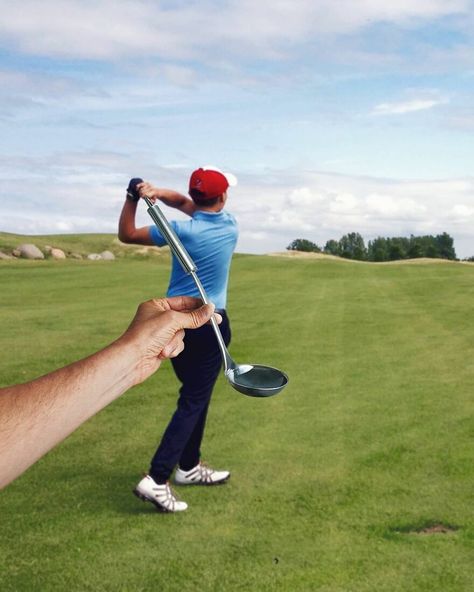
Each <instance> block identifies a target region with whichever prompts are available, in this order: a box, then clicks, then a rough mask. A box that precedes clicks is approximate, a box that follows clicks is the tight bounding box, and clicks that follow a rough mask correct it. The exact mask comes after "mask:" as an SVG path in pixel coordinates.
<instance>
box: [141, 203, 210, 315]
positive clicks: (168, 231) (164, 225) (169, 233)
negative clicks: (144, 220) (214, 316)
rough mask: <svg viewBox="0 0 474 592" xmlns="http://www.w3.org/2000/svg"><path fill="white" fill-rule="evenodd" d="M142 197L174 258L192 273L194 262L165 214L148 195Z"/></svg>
mask: <svg viewBox="0 0 474 592" xmlns="http://www.w3.org/2000/svg"><path fill="white" fill-rule="evenodd" d="M144 199H145V201H146V204H147V206H148V210H147V211H148V213H149V214H150V217H151V219H152V220H153V222H154V223H155V224H156V225H157V226H158V228H159V229H160V231H161V234H162V235H163V237H164V239H165V240H166V242H167V243H168V245H169V246H170V249H171V250H172V251H173V255H175V257H176V259H177V260H178V261H179V262H180V263H181V266H182V267H183V269H184V271H185V272H186V273H192V272H194V271H196V270H197V267H196V264H195V263H194V261H193V260H192V259H191V257H190V256H189V253H188V252H187V251H186V249H185V248H184V246H183V244H182V243H181V241H180V240H179V238H178V237H177V235H176V232H175V231H174V228H173V227H172V226H171V224H170V223H169V222H168V220H167V219H166V218H165V215H164V214H163V212H162V211H161V210H160V207H159V206H158V204H153V203H152V202H151V200H150V199H149V198H148V197H145V198H144ZM205 304H207V303H205Z"/></svg>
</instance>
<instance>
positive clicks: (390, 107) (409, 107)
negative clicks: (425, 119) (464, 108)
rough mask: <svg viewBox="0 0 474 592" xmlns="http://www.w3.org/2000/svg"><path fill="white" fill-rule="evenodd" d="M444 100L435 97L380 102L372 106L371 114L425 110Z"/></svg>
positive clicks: (400, 113) (393, 113)
mask: <svg viewBox="0 0 474 592" xmlns="http://www.w3.org/2000/svg"><path fill="white" fill-rule="evenodd" d="M445 102H446V101H442V100H435V99H413V100H411V101H402V102H399V103H380V104H379V105H376V106H375V107H374V110H373V111H372V114H373V115H404V114H405V113H413V112H414V111H426V110H427V109H432V108H433V107H436V106H438V105H442V104H443V103H445Z"/></svg>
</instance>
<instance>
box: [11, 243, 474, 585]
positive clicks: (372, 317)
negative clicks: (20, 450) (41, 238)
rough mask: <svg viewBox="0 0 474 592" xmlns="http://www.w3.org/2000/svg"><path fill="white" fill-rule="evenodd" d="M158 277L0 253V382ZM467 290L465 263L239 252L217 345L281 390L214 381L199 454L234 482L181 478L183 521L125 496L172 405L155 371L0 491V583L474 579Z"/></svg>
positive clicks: (56, 359)
mask: <svg viewBox="0 0 474 592" xmlns="http://www.w3.org/2000/svg"><path fill="white" fill-rule="evenodd" d="M168 273H169V261H168V258H167V257H166V258H165V257H163V258H160V257H156V258H153V259H144V260H139V259H133V258H122V259H118V260H116V261H114V262H101V261H98V262H92V261H73V260H67V261H52V260H48V261H41V262H31V261H6V262H2V261H0V281H1V296H0V322H1V332H0V351H1V352H2V360H1V364H0V386H6V385H8V384H13V383H15V382H23V381H26V380H29V379H32V378H34V377H36V376H38V375H40V374H43V373H46V372H48V371H50V370H53V369H55V368H57V367H59V366H62V365H65V364H67V363H69V362H71V361H74V360H76V359H78V358H80V357H84V356H86V355H88V354H89V353H92V352H93V351H95V350H97V349H99V348H101V347H103V346H105V345H106V344H107V343H109V342H110V341H112V340H113V339H115V338H116V337H117V336H118V335H119V334H120V333H121V332H122V331H123V330H124V329H125V327H126V326H127V324H128V323H129V321H130V320H131V318H132V316H133V314H134V311H135V309H136V306H137V304H138V303H139V302H141V301H143V300H147V299H149V298H151V297H155V296H156V297H158V296H162V295H164V294H165V291H166V287H167V280H168ZM473 303H474V266H471V265H463V264H460V263H446V264H433V263H426V264H420V265H403V264H390V265H375V264H360V263H351V262H346V261H334V260H319V259H315V260H312V259H296V258H291V259H290V258H283V257H281V258H280V257H265V256H251V255H237V256H235V257H234V261H233V264H232V271H231V279H230V291H229V301H228V310H229V315H230V319H231V323H232V331H233V341H232V344H231V346H230V352H231V355H232V357H234V358H235V360H237V361H238V362H239V363H246V362H251V363H262V364H269V365H272V366H275V367H278V368H281V369H282V370H284V371H285V372H286V373H287V374H288V376H289V379H290V383H289V385H288V387H287V388H286V389H285V390H284V391H283V392H282V393H281V394H280V395H278V396H276V397H274V398H270V399H253V398H249V397H245V396H243V395H241V394H239V393H237V392H236V391H234V390H233V389H232V388H231V387H229V386H228V385H227V383H226V381H225V379H224V378H223V377H222V376H221V378H220V379H219V382H218V385H217V387H216V389H215V392H214V395H213V403H212V405H211V409H210V415H209V422H208V429H207V436H206V438H205V440H204V449H203V453H204V459H205V460H208V461H209V462H210V463H212V464H213V465H215V466H216V468H225V469H229V470H231V472H232V477H231V480H230V481H229V483H228V484H226V485H225V486H221V487H216V488H188V489H185V488H178V487H177V488H176V491H177V493H178V495H180V497H182V498H183V499H184V500H185V501H186V502H187V503H188V504H189V510H188V511H187V512H184V513H183V514H179V515H162V514H159V513H157V512H155V511H154V509H153V507H152V506H151V505H148V504H143V503H141V502H140V501H139V500H138V499H137V498H136V497H134V496H133V495H132V493H131V491H132V489H133V488H134V486H135V485H136V483H137V481H138V480H139V479H140V476H141V474H142V473H143V472H144V471H146V470H147V468H148V462H149V459H150V455H151V454H152V453H153V452H154V450H155V446H156V443H157V440H158V439H159V437H160V435H161V433H162V431H163V429H164V428H165V426H166V424H167V422H168V419H169V417H170V414H171V413H172V411H173V409H174V404H175V400H176V393H177V388H178V384H177V381H176V378H175V376H174V374H173V372H172V369H171V364H170V363H169V362H166V363H164V364H163V365H162V367H161V369H160V370H159V371H158V372H157V373H156V374H155V375H154V376H153V377H152V378H150V379H149V380H148V381H147V382H145V383H144V384H142V385H140V386H138V387H136V388H134V389H133V390H132V391H130V392H129V393H127V394H126V395H124V396H123V397H122V398H121V399H119V400H118V401H116V402H115V403H113V404H112V405H111V406H110V407H108V408H107V409H105V410H104V411H103V412H101V413H100V414H99V415H97V416H96V417H94V418H93V419H92V420H90V421H89V422H88V423H86V424H85V425H84V426H82V427H81V428H80V429H79V430H78V431H77V432H75V433H74V434H73V435H72V436H71V437H70V438H68V439H67V440H66V441H65V442H63V443H62V444H61V445H60V446H59V447H57V448H56V449H55V450H53V451H52V452H51V453H49V454H48V455H47V456H46V457H44V458H43V459H42V460H41V461H40V462H38V463H37V464H36V465H35V466H34V467H32V468H31V469H30V470H29V471H28V472H27V473H25V474H24V475H23V476H22V477H21V478H19V479H18V480H17V481H15V482H14V483H13V484H11V485H10V486H9V487H7V488H6V489H5V490H4V491H3V492H1V493H0V590H1V591H2V592H23V591H25V592H31V591H41V592H43V591H44V592H55V591H68V592H71V591H78V592H79V591H81V592H85V591H91V592H92V591H93V592H100V591H123V592H125V591H130V592H140V591H151V590H159V591H160V592H161V591H162V592H174V591H176V592H178V591H179V592H188V591H189V592H195V591H198V590H199V591H202V592H208V591H209V592H210V591H213V592H220V591H252V592H253V591H256V592H262V591H288V592H299V591H302V592H303V591H304V592H307V591H313V590H318V591H319V590H320V591H324V592H333V591H334V592H336V591H337V592H374V591H377V592H382V591H386V592H398V591H399V592H412V591H426V592H428V591H430V592H431V591H434V590H440V591H443V592H448V591H466V592H467V591H469V590H472V589H474V516H473V507H474V503H473V502H474V500H473V482H474V468H473V436H474V423H473V410H474V409H473V407H474V405H473V393H474V307H473ZM440 524H441V525H444V527H446V528H445V530H446V531H447V532H434V533H430V532H428V533H423V532H419V531H420V530H422V529H423V528H426V527H431V526H435V525H440Z"/></svg>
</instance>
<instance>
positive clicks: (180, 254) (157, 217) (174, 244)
mask: <svg viewBox="0 0 474 592" xmlns="http://www.w3.org/2000/svg"><path fill="white" fill-rule="evenodd" d="M144 199H145V202H146V204H147V206H148V210H147V211H148V214H149V215H150V217H151V219H152V220H153V222H154V223H155V224H156V226H157V227H158V228H159V230H160V231H161V234H162V235H163V238H164V239H165V240H166V242H167V243H168V245H169V247H170V249H171V250H172V252H173V254H174V255H175V256H176V258H177V259H178V261H179V262H180V263H181V266H182V267H183V269H184V271H185V272H186V273H189V274H190V275H191V276H192V278H193V280H194V282H195V284H196V286H197V289H198V290H199V294H200V296H201V300H202V301H203V303H204V304H209V298H208V297H207V294H206V291H205V290H204V286H203V285H202V284H201V281H200V279H199V278H198V276H197V274H196V271H197V266H196V264H195V263H194V261H193V260H192V259H191V257H190V255H189V253H188V252H187V251H186V249H185V248H184V246H183V244H182V243H181V241H180V240H179V238H178V236H177V235H176V233H175V231H174V229H173V227H172V226H171V225H170V223H169V222H168V220H167V219H166V218H165V215H164V214H163V212H162V211H161V209H160V207H159V206H158V205H157V204H153V203H152V201H151V200H150V199H149V198H148V197H145V198H144ZM210 322H211V325H212V328H213V329H214V333H215V334H216V338H217V342H218V344H219V349H220V350H221V354H222V358H223V360H224V370H225V371H226V372H227V370H229V369H230V368H233V367H235V363H234V362H233V360H232V358H231V357H230V355H229V352H228V351H227V348H226V346H225V343H224V339H223V337H222V333H221V331H220V329H219V325H218V324H217V321H216V317H215V316H214V315H212V317H211V321H210Z"/></svg>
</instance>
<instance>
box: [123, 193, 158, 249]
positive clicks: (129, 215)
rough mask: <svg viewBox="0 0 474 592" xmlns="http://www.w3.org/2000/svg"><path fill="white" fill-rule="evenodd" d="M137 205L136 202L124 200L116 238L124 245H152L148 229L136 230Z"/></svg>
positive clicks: (145, 227)
mask: <svg viewBox="0 0 474 592" xmlns="http://www.w3.org/2000/svg"><path fill="white" fill-rule="evenodd" d="M137 205H138V204H137V202H133V201H131V200H129V199H126V200H125V203H124V204H123V208H122V212H121V214H120V219H119V227H118V237H119V239H120V240H121V241H122V242H124V243H134V244H138V245H152V244H153V241H152V240H151V238H150V233H149V230H148V227H147V226H143V227H141V228H137V227H136V226H135V216H136V213H137Z"/></svg>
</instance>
